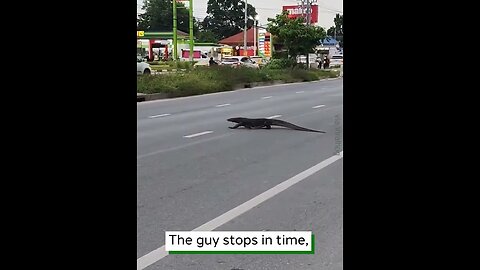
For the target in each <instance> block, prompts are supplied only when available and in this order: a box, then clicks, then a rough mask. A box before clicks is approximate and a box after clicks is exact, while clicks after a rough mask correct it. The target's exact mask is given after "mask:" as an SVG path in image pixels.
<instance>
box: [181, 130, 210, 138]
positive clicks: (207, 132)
mask: <svg viewBox="0 0 480 270" xmlns="http://www.w3.org/2000/svg"><path fill="white" fill-rule="evenodd" d="M212 132H213V131H211V130H208V131H204V132H200V133H195V134H192V135H185V136H183V137H184V138H193V137H197V136H202V135H205V134H209V133H212Z"/></svg>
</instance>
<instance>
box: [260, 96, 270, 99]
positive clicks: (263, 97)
mask: <svg viewBox="0 0 480 270" xmlns="http://www.w3.org/2000/svg"><path fill="white" fill-rule="evenodd" d="M271 97H272V96H268V97H262V99H267V98H271Z"/></svg>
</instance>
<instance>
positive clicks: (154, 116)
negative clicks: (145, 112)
mask: <svg viewBox="0 0 480 270" xmlns="http://www.w3.org/2000/svg"><path fill="white" fill-rule="evenodd" d="M169 115H171V114H169V113H164V114H158V115H152V116H149V117H148V118H150V119H152V118H158V117H165V116H169Z"/></svg>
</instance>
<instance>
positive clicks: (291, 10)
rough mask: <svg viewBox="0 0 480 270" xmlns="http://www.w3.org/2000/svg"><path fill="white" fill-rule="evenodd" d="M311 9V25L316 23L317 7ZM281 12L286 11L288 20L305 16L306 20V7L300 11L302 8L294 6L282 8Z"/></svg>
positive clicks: (313, 6)
mask: <svg viewBox="0 0 480 270" xmlns="http://www.w3.org/2000/svg"><path fill="white" fill-rule="evenodd" d="M311 7H312V17H311V18H310V22H311V23H317V22H318V5H311ZM282 10H287V11H288V18H290V19H296V18H301V17H303V16H305V18H307V11H306V7H305V9H304V10H302V6H299V5H294V6H283V8H282Z"/></svg>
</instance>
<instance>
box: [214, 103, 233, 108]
mask: <svg viewBox="0 0 480 270" xmlns="http://www.w3.org/2000/svg"><path fill="white" fill-rule="evenodd" d="M230 105H232V104H230V103H225V104H220V105H216V106H215V107H217V108H220V107H225V106H230Z"/></svg>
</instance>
